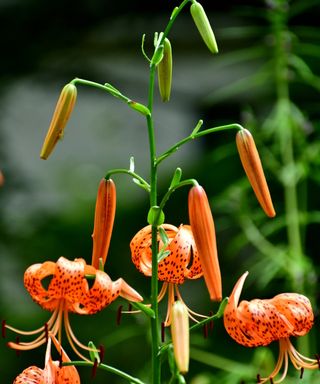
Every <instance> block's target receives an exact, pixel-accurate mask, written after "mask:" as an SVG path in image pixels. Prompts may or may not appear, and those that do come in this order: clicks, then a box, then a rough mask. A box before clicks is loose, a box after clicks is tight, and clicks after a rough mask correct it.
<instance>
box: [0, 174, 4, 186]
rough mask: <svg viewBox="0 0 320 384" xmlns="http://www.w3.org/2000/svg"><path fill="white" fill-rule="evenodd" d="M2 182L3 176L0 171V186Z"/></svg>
mask: <svg viewBox="0 0 320 384" xmlns="http://www.w3.org/2000/svg"><path fill="white" fill-rule="evenodd" d="M3 184H4V176H3V173H2V172H1V171H0V187H2V186H3Z"/></svg>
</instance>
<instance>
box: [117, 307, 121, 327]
mask: <svg viewBox="0 0 320 384" xmlns="http://www.w3.org/2000/svg"><path fill="white" fill-rule="evenodd" d="M121 315H122V305H120V306H119V308H118V311H117V321H116V322H117V325H120V322H121Z"/></svg>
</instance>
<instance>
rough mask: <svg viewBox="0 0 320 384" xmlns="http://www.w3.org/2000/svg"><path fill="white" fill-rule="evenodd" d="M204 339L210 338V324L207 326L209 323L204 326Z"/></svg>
mask: <svg viewBox="0 0 320 384" xmlns="http://www.w3.org/2000/svg"><path fill="white" fill-rule="evenodd" d="M203 337H204V338H205V339H207V338H208V324H207V323H206V324H204V326H203Z"/></svg>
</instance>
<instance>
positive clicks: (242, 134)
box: [236, 129, 276, 217]
mask: <svg viewBox="0 0 320 384" xmlns="http://www.w3.org/2000/svg"><path fill="white" fill-rule="evenodd" d="M236 143H237V148H238V152H239V155H240V160H241V163H242V166H243V168H244V170H245V172H246V174H247V177H248V179H249V182H250V184H251V186H252V189H253V191H254V193H255V195H256V197H257V199H258V201H259V203H260V205H261V207H262V209H263V210H264V212H265V213H266V215H267V216H269V217H274V216H275V215H276V212H275V210H274V208H273V204H272V199H271V196H270V192H269V188H268V184H267V181H266V178H265V175H264V172H263V168H262V164H261V160H260V157H259V153H258V151H257V147H256V145H255V142H254V140H253V137H252V135H251V133H250V131H248V130H247V129H241V130H240V131H238V132H237V135H236Z"/></svg>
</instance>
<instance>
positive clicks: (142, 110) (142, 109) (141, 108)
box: [128, 100, 150, 116]
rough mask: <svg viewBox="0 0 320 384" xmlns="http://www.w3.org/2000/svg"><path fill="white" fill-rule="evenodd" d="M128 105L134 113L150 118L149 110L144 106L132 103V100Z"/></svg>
mask: <svg viewBox="0 0 320 384" xmlns="http://www.w3.org/2000/svg"><path fill="white" fill-rule="evenodd" d="M128 105H129V107H130V108H132V109H134V110H135V111H138V112H140V113H141V114H142V115H144V116H150V110H149V108H148V107H146V106H145V105H143V104H140V103H137V102H136V101H133V100H129V101H128Z"/></svg>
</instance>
